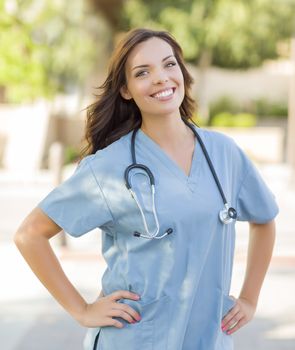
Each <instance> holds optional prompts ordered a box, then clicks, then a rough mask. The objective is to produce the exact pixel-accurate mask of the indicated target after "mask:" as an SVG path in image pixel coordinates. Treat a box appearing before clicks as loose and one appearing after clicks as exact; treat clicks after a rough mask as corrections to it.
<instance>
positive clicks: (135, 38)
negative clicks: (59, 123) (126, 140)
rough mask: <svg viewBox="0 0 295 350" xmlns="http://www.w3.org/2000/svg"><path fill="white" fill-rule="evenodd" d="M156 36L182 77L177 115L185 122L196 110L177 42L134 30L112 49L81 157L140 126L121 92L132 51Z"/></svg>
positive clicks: (138, 115) (162, 34)
mask: <svg viewBox="0 0 295 350" xmlns="http://www.w3.org/2000/svg"><path fill="white" fill-rule="evenodd" d="M153 37H157V38H160V39H162V40H165V41H166V42H167V43H168V44H169V45H170V46H171V47H172V49H173V52H174V55H175V58H176V60H177V62H178V64H179V66H180V69H181V71H182V74H183V78H184V93H185V94H184V99H183V101H182V104H181V106H180V114H181V116H182V117H183V118H185V119H186V120H188V119H191V118H192V115H193V112H194V110H195V101H194V100H193V99H192V97H191V96H190V94H189V90H190V88H191V85H192V83H193V78H192V76H191V75H190V74H189V72H188V71H187V69H186V67H185V65H184V60H183V54H182V49H181V47H180V46H179V45H178V43H177V42H176V40H175V39H174V38H173V37H172V36H171V34H169V33H168V32H165V31H154V30H151V29H143V28H139V29H133V30H131V31H129V32H128V33H127V34H126V36H125V37H124V38H123V40H122V41H121V42H120V43H119V44H118V46H117V47H116V48H115V50H114V52H113V54H112V57H111V59H110V62H109V68H108V75H107V78H106V80H105V82H104V83H103V84H102V85H101V86H100V87H98V89H100V90H101V93H100V94H98V95H96V97H98V100H97V101H96V102H94V103H93V104H91V105H90V106H88V107H87V116H86V131H85V141H86V143H87V145H86V146H85V148H84V149H83V150H82V151H81V157H83V156H86V155H89V154H93V153H95V152H96V151H97V150H99V149H102V148H105V147H106V146H108V145H109V144H111V143H112V142H114V141H116V140H118V139H119V138H120V137H122V136H123V135H126V134H127V133H128V132H130V131H131V130H133V129H134V128H137V127H140V125H141V121H142V119H141V113H140V110H139V108H138V107H137V105H136V104H135V102H134V101H133V99H132V100H125V99H124V98H123V97H122V96H121V94H120V89H121V87H123V86H124V85H125V84H126V77H125V64H126V61H127V58H128V56H129V54H130V52H131V50H132V49H133V48H134V47H135V46H136V45H138V44H139V43H141V42H143V41H146V40H148V39H150V38H153Z"/></svg>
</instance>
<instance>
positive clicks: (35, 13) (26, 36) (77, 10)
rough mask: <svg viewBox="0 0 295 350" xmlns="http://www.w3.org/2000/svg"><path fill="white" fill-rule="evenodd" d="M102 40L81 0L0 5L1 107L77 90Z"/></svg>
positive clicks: (0, 0) (2, 0)
mask: <svg viewBox="0 0 295 350" xmlns="http://www.w3.org/2000/svg"><path fill="white" fill-rule="evenodd" d="M107 38H108V32H107V30H106V25H105V23H104V21H103V19H102V18H100V19H99V18H98V17H97V14H95V15H93V14H92V13H91V12H90V11H89V10H88V9H87V8H86V6H85V2H84V1H83V0H75V1H67V0H50V1H49V0H42V1H41V0H0V86H4V87H5V96H6V100H7V102H20V101H30V100H33V99H35V98H37V97H39V96H46V97H48V98H50V97H51V96H53V95H54V94H56V93H57V92H65V91H66V92H70V91H72V90H75V89H76V87H77V86H78V85H81V84H83V82H84V80H85V78H86V77H87V75H88V74H89V72H90V71H91V69H92V68H93V65H94V63H95V62H97V61H98V58H99V55H100V54H101V51H102V50H103V49H104V48H105V46H104V45H105V43H106V41H107Z"/></svg>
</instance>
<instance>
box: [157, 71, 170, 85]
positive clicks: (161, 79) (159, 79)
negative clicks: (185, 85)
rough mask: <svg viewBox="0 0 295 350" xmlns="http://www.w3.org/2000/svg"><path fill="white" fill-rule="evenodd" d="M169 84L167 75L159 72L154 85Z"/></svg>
mask: <svg viewBox="0 0 295 350" xmlns="http://www.w3.org/2000/svg"><path fill="white" fill-rule="evenodd" d="M167 82H168V78H167V77H166V75H165V74H163V72H158V73H157V74H155V75H154V77H153V84H154V85H158V84H163V83H167Z"/></svg>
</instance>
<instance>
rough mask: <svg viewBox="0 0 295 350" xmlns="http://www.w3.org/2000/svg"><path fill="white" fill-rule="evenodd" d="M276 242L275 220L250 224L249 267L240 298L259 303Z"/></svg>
mask: <svg viewBox="0 0 295 350" xmlns="http://www.w3.org/2000/svg"><path fill="white" fill-rule="evenodd" d="M274 242H275V222H274V221H271V222H269V223H267V224H252V223H251V224H250V232H249V246H248V256H247V268H246V274H245V279H244V283H243V287H242V289H241V292H240V296H239V297H240V298H245V299H247V300H248V301H250V302H251V303H252V304H253V305H255V306H256V305H257V302H258V297H259V293H260V290H261V287H262V283H263V280H264V277H265V274H266V272H267V269H268V266H269V264H270V260H271V256H272V252H273V246H274Z"/></svg>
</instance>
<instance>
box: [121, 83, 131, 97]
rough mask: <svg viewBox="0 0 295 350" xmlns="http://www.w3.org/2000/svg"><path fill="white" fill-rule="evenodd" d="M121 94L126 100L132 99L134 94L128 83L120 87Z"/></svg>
mask: <svg viewBox="0 0 295 350" xmlns="http://www.w3.org/2000/svg"><path fill="white" fill-rule="evenodd" d="M120 94H121V96H122V97H123V98H124V99H125V100H131V99H132V96H131V94H130V92H129V90H128V88H127V86H126V85H123V86H122V87H121V89H120Z"/></svg>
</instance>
